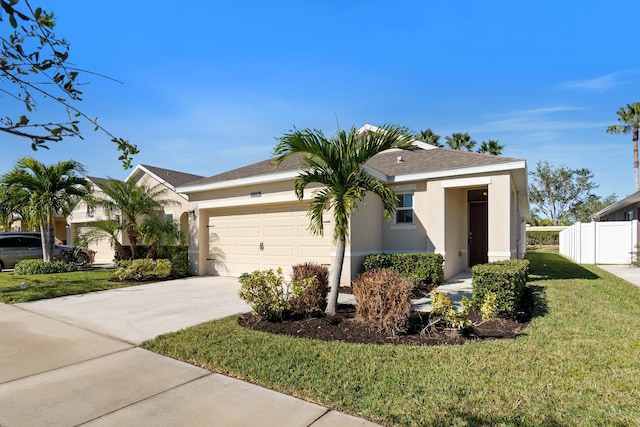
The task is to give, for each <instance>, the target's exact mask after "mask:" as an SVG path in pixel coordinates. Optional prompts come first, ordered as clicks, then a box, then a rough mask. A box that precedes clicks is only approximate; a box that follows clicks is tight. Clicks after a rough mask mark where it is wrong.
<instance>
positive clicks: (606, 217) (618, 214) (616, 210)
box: [591, 191, 640, 221]
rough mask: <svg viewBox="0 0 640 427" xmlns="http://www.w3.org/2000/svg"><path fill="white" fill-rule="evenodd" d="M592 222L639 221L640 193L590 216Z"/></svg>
mask: <svg viewBox="0 0 640 427" xmlns="http://www.w3.org/2000/svg"><path fill="white" fill-rule="evenodd" d="M591 218H592V219H593V220H594V221H631V220H634V219H640V191H638V192H636V193H633V194H632V195H630V196H627V197H625V198H624V199H622V200H619V201H617V202H616V203H614V204H612V205H609V206H607V207H606V208H604V209H602V210H601V211H600V212H596V213H595V214H593V215H592V216H591Z"/></svg>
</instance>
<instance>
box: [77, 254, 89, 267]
mask: <svg viewBox="0 0 640 427" xmlns="http://www.w3.org/2000/svg"><path fill="white" fill-rule="evenodd" d="M76 264H78V265H86V264H89V257H88V256H87V254H85V253H84V252H78V255H76Z"/></svg>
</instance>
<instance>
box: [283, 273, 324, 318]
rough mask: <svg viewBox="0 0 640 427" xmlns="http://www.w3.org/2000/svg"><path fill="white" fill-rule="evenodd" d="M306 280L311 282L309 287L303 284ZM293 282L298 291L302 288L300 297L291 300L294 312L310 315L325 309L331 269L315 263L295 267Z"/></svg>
mask: <svg viewBox="0 0 640 427" xmlns="http://www.w3.org/2000/svg"><path fill="white" fill-rule="evenodd" d="M306 279H309V280H310V283H309V284H308V285H304V284H303V282H304V281H305V280H306ZM292 282H293V286H294V288H296V289H297V288H298V287H299V286H302V289H301V290H300V295H299V296H297V297H295V298H292V300H291V308H292V310H293V311H294V312H296V313H308V312H311V311H314V310H324V309H325V307H326V306H327V294H328V293H329V269H328V268H327V267H325V266H323V265H319V264H314V263H306V264H298V265H294V266H293V277H292ZM297 284H300V285H297Z"/></svg>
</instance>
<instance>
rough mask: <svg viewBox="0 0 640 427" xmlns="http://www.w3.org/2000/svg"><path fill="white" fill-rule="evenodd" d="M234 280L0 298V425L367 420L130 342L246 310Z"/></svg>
mask: <svg viewBox="0 0 640 427" xmlns="http://www.w3.org/2000/svg"><path fill="white" fill-rule="evenodd" d="M238 286H239V285H238V282H237V279H235V278H225V277H197V278H189V279H185V280H175V281H168V282H161V283H155V284H150V285H142V286H138V287H132V288H124V289H117V290H111V291H103V292H97V293H92V294H85V295H77V296H69V297H64V298H57V299H51V300H44V301H37V302H32V303H24V304H16V305H13V306H11V305H5V304H0V426H12V427H13V426H34V425H48V426H77V425H94V426H140V425H153V426H178V425H188V426H210V425H220V426H246V425H251V426H292V427H299V426H314V427H320V426H333V425H340V426H373V425H374V424H372V423H369V422H368V421H366V420H362V419H359V418H355V417H352V416H349V415H346V414H343V413H340V412H336V411H331V410H329V409H327V408H324V407H322V406H319V405H316V404H313V403H309V402H305V401H303V400H300V399H296V398H293V397H290V396H286V395H284V394H281V393H277V392H274V391H272V390H268V389H265V388H262V387H258V386H255V385H253V384H248V383H244V382H242V381H238V380H235V379H232V378H228V377H225V376H223V375H219V374H213V373H211V372H209V371H207V370H204V369H201V368H198V367H195V366H192V365H189V364H187V363H183V362H180V361H177V360H173V359H170V358H168V357H164V356H160V355H157V354H155V353H152V352H149V351H146V350H142V349H140V348H138V347H136V344H137V343H139V342H141V341H144V340H146V339H149V338H153V337H155V336H156V335H158V334H160V333H165V332H170V331H175V330H179V329H182V328H185V327H188V326H192V325H195V324H198V323H201V322H204V321H208V320H211V319H215V318H221V317H225V316H228V315H230V314H234V313H239V312H244V311H248V310H249V307H248V306H246V305H245V304H244V303H243V302H242V301H241V300H240V299H239V298H238V297H237V290H238Z"/></svg>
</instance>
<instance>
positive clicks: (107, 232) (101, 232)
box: [74, 219, 129, 259]
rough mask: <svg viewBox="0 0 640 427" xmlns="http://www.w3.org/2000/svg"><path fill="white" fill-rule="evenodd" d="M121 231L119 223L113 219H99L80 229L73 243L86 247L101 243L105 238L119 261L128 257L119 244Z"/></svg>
mask: <svg viewBox="0 0 640 427" xmlns="http://www.w3.org/2000/svg"><path fill="white" fill-rule="evenodd" d="M122 231H123V230H122V227H121V226H120V222H119V221H117V220H115V219H101V220H98V221H93V222H91V223H90V224H89V225H86V226H84V227H82V228H80V229H79V230H78V235H77V236H75V239H74V242H75V244H76V245H78V246H81V247H88V246H89V245H90V244H92V243H97V242H101V241H102V240H104V239H105V238H108V239H109V242H110V243H111V246H112V247H113V248H114V250H115V251H116V253H117V254H118V256H119V257H120V259H128V258H129V255H128V254H127V252H126V251H125V250H124V247H123V246H122V243H120V235H121V233H122Z"/></svg>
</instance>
